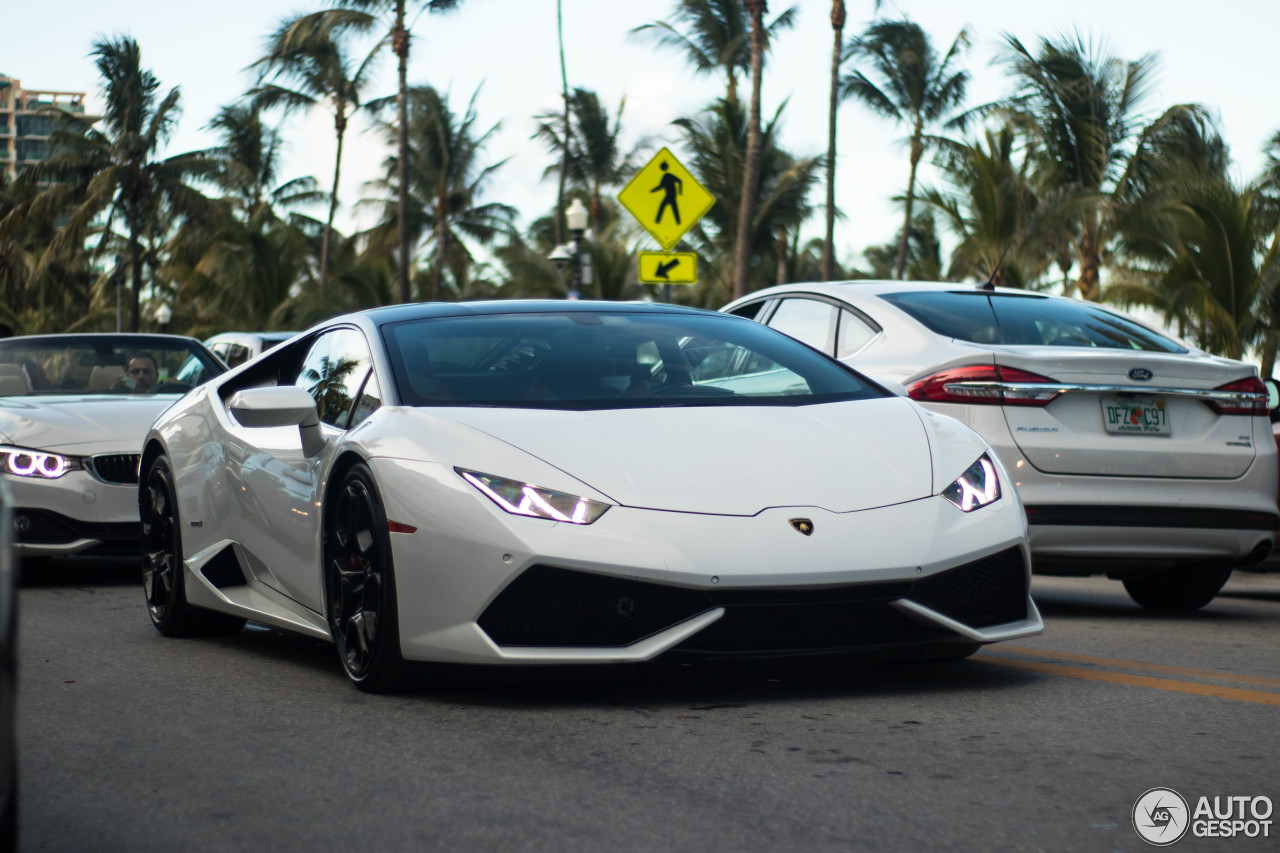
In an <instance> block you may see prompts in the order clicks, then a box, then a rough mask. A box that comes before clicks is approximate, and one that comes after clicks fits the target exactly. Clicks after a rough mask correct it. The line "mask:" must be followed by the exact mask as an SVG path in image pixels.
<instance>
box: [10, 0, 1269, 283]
mask: <svg viewBox="0 0 1280 853" xmlns="http://www.w3.org/2000/svg"><path fill="white" fill-rule="evenodd" d="M323 1H324V0H312V1H311V2H307V0H221V2H219V3H217V4H197V3H194V2H190V0H164V2H161V0H110V2H106V3H104V2H102V1H101V0H92V2H91V1H90V0H57V2H26V3H12V4H6V5H7V6H8V8H6V9H5V10H4V20H5V23H6V25H7V26H6V28H7V29H8V34H7V35H6V37H5V38H4V39H0V73H3V74H8V75H10V76H14V77H18V78H19V79H21V80H22V83H23V85H24V86H25V87H27V88H32V89H65V90H74V91H86V92H88V93H90V97H89V108H90V110H93V109H94V107H95V104H100V103H101V97H100V94H99V93H98V92H97V86H98V78H97V72H96V69H95V68H94V66H93V62H92V60H91V59H90V57H89V53H90V51H91V50H92V44H93V42H94V40H95V39H97V38H99V37H102V36H115V35H119V34H127V35H130V36H132V37H133V38H135V39H137V41H138V43H139V45H140V46H141V49H142V57H143V62H144V64H145V65H146V66H148V67H149V68H150V69H151V70H152V71H153V72H154V73H155V74H156V75H157V76H158V77H159V79H160V81H161V83H162V85H163V87H164V90H165V91H167V90H168V89H169V88H171V87H174V86H177V87H179V88H180V90H181V94H182V105H183V117H182V120H181V122H180V124H179V127H178V130H177V132H176V133H175V134H174V136H173V138H172V139H171V140H170V142H169V145H168V148H167V153H169V154H176V153H180V152H183V151H189V150H193V149H199V148H206V147H209V146H211V145H213V144H215V143H216V137H215V135H214V134H213V133H212V132H210V131H209V130H208V129H207V125H208V122H209V120H210V119H211V118H212V117H213V116H214V115H215V114H216V113H217V111H218V109H219V107H221V106H222V105H225V104H229V103H232V102H233V101H235V100H236V99H237V98H238V97H240V96H241V95H242V94H243V93H244V92H245V91H247V90H248V89H249V88H251V87H252V85H253V83H254V77H253V75H252V74H251V73H249V72H247V71H246V70H245V69H246V68H247V67H248V66H249V65H250V64H251V63H253V62H254V61H255V60H256V59H257V58H258V57H259V56H260V55H261V53H262V51H263V45H264V41H265V37H266V35H267V34H268V33H270V32H271V31H272V30H273V29H274V28H275V26H276V25H277V24H278V22H279V21H280V20H281V19H283V18H284V17H287V16H289V15H292V14H296V13H298V12H306V11H313V10H315V9H317V8H320V7H321V5H322V3H323ZM562 3H563V17H564V37H565V54H566V57H565V58H566V64H567V69H568V78H569V85H570V87H583V88H587V89H592V90H594V91H596V92H597V93H598V94H599V95H600V97H601V99H602V101H603V102H604V103H605V104H606V105H607V106H608V107H609V108H610V109H614V108H616V106H617V105H618V103H619V102H620V101H621V100H622V99H623V98H625V99H626V106H625V111H624V113H623V128H624V136H625V137H626V138H628V139H630V140H634V139H636V138H638V137H640V136H642V135H648V136H650V137H652V138H653V139H654V140H655V141H656V142H658V143H666V144H668V145H670V146H671V148H672V150H673V151H674V152H675V154H676V156H677V157H680V158H682V159H684V160H685V161H686V165H688V163H687V160H688V158H687V157H683V156H682V154H683V152H682V149H681V147H680V145H679V137H678V135H677V134H676V133H675V131H674V128H672V127H671V125H670V122H671V121H672V120H673V119H675V118H678V117H680V116H686V115H693V114H695V113H696V112H697V111H699V110H700V109H702V108H704V107H705V106H706V105H707V104H709V103H710V102H711V101H712V100H713V99H714V98H716V97H718V96H721V95H722V94H723V92H724V83H723V80H722V79H721V78H712V77H698V76H695V75H694V74H693V72H692V71H691V70H690V68H689V67H688V66H687V65H686V64H685V63H684V61H683V60H682V58H681V57H680V56H678V55H676V54H674V53H670V52H665V51H661V50H658V49H657V48H654V47H653V46H651V45H650V44H649V43H648V42H645V41H642V40H640V39H638V38H637V37H635V36H631V35H629V31H630V30H632V29H633V28H635V27H637V26H639V25H641V24H645V23H648V22H651V21H654V20H658V19H662V18H665V17H667V16H668V15H669V14H670V13H671V11H672V10H673V9H674V8H675V6H676V0H649V2H642V0H562ZM846 3H847V7H848V23H847V24H846V26H845V36H846V37H848V36H851V35H854V34H856V33H858V32H861V31H862V30H863V29H864V28H865V27H866V26H867V25H868V24H869V23H870V22H871V20H872V14H873V7H874V4H873V2H872V0H846ZM796 5H798V7H799V15H798V19H797V22H796V26H795V27H794V28H793V29H792V30H791V31H788V32H785V33H783V34H782V35H781V36H780V37H779V38H778V39H777V40H776V42H775V43H774V45H773V50H772V54H771V56H770V58H769V60H768V64H767V66H766V69H765V77H764V87H763V94H762V97H763V104H764V113H765V115H766V116H768V115H771V114H772V113H773V111H774V110H776V109H778V107H779V106H780V105H783V104H784V103H785V112H784V116H785V119H784V123H785V131H784V135H783V140H784V144H785V145H786V146H787V148H788V149H789V150H790V151H791V152H792V153H794V154H796V155H799V156H808V155H819V154H823V153H825V151H826V134H827V98H828V89H827V87H828V79H829V73H830V71H829V69H830V59H831V47H832V30H831V25H830V19H829V15H830V3H829V2H827V0H799V2H798V3H797V4H796ZM410 6H411V8H412V7H413V6H414V4H413V2H412V0H411V2H410ZM785 8H786V4H784V3H782V2H779V0H773V2H771V3H770V4H769V11H770V15H771V16H772V15H776V14H777V13H778V12H780V11H782V10H783V9H785ZM879 14H880V15H881V16H882V17H898V16H901V15H903V14H906V15H908V16H910V17H911V18H912V19H913V20H915V21H916V22H917V23H919V24H920V25H921V26H922V27H923V28H924V29H925V30H926V31H927V32H928V33H929V35H930V36H931V38H932V39H933V41H934V43H935V46H937V48H938V49H939V50H940V51H941V50H945V49H946V48H947V46H949V45H950V44H951V42H952V40H953V39H954V38H955V37H956V35H957V34H958V33H959V32H960V31H961V29H965V30H966V31H967V32H968V34H969V37H970V40H971V43H972V47H971V49H970V50H969V52H968V54H967V57H966V61H965V63H964V64H965V67H966V68H968V69H969V71H970V72H971V73H972V80H971V82H970V87H969V103H970V104H978V103H984V102H987V101H991V100H995V99H998V98H1001V97H1004V96H1006V95H1008V94H1009V93H1010V89H1011V85H1012V82H1011V80H1010V78H1009V77H1008V76H1007V75H1006V74H1005V72H1004V70H1003V69H1002V68H1001V67H1000V65H999V62H998V56H999V55H1000V52H1001V49H1002V47H1003V45H1004V41H1003V37H1004V35H1005V34H1011V35H1013V36H1016V37H1017V38H1019V39H1021V40H1022V41H1023V42H1024V43H1025V44H1027V45H1028V46H1029V47H1030V46H1031V45H1032V44H1034V43H1036V42H1037V40H1038V39H1039V38H1040V37H1043V36H1056V35H1059V34H1062V33H1070V32H1073V31H1079V32H1081V33H1084V34H1086V35H1087V36H1089V37H1091V38H1092V39H1094V40H1095V41H1099V42H1101V43H1102V44H1103V45H1105V47H1106V48H1107V50H1108V52H1110V53H1111V54H1112V55H1115V56H1118V57H1120V58H1123V59H1136V58H1138V57H1140V56H1142V55H1143V54H1146V53H1156V54H1157V55H1158V56H1159V64H1158V73H1157V75H1156V78H1155V86H1154V88H1153V89H1152V92H1151V96H1150V97H1149V99H1148V100H1147V102H1146V104H1145V107H1144V110H1143V113H1144V114H1145V115H1147V116H1149V117H1151V118H1154V117H1156V116H1157V115H1159V114H1160V113H1161V112H1163V111H1164V109H1165V108H1167V107H1168V106H1171V105H1173V104H1176V103H1192V102H1194V103H1200V104H1203V105H1205V106H1207V107H1209V108H1210V109H1211V110H1213V111H1214V112H1216V113H1217V114H1218V115H1219V117H1220V126H1221V129H1222V132H1223V135H1224V138H1225V139H1226V141H1227V143H1228V145H1229V146H1230V148H1231V153H1232V155H1233V157H1234V159H1235V162H1236V168H1235V174H1236V177H1237V178H1238V179H1239V180H1241V181H1247V180H1250V179H1252V178H1253V177H1255V176H1256V175H1257V174H1258V173H1259V172H1260V171H1261V168H1262V164H1263V157H1262V148H1263V146H1264V144H1265V143H1266V140H1267V139H1268V138H1270V137H1271V136H1272V135H1273V134H1274V133H1275V132H1276V131H1277V130H1280V108H1278V107H1277V101H1273V100H1271V98H1272V95H1270V94H1268V93H1270V92H1272V91H1273V90H1274V83H1273V81H1274V79H1275V69H1274V51H1273V44H1274V38H1275V34H1276V33H1277V32H1280V3H1275V2H1274V1H1273V0H1270V2H1267V1H1266V0H1218V2H1216V3H1214V4H1212V13H1211V14H1209V13H1207V12H1206V5H1205V4H1204V3H1200V2H1197V3H1192V2H1188V0H1166V2H1165V3H1162V4H1155V5H1153V4H1151V3H1149V2H1139V0H1074V2H1072V3H1042V2H1026V0H972V2H967V3H958V2H954V0H911V2H905V0H899V2H891V0H886V2H883V3H881V5H880V12H879ZM413 33H414V41H413V46H412V50H411V55H410V67H409V81H410V83H428V84H430V85H432V86H435V87H436V88H438V89H440V90H442V91H447V92H448V93H449V94H450V98H451V104H452V105H453V107H454V109H455V111H456V112H459V113H460V112H462V111H463V110H464V109H465V107H466V103H467V101H468V100H469V99H470V98H471V97H472V95H473V94H475V95H476V109H477V112H478V115H479V123H478V124H479V126H480V127H482V128H488V127H490V126H494V125H497V126H498V129H497V131H496V132H495V133H494V135H493V137H492V140H491V142H490V145H489V147H488V149H487V151H488V154H489V156H490V157H491V158H492V161H494V162H496V161H499V160H503V159H506V160H507V162H506V163H505V165H503V166H502V168H501V169H500V170H499V171H498V172H497V173H496V175H495V177H494V180H493V181H492V183H491V184H490V185H489V187H488V189H487V192H486V195H485V197H484V200H485V201H502V202H505V203H508V204H511V205H514V206H515V207H516V208H518V209H519V210H520V211H521V214H522V217H523V224H527V223H528V222H530V221H532V220H533V219H534V218H537V217H538V216H541V215H543V214H545V213H547V212H549V211H550V209H551V208H552V207H553V206H554V204H555V197H556V187H555V182H554V181H553V180H544V179H543V177H542V174H543V171H544V169H546V167H547V166H548V165H549V164H550V163H551V162H552V159H553V158H552V155H551V154H550V153H549V152H548V151H547V150H546V148H545V147H544V146H543V145H542V143H540V142H537V141H535V140H532V139H531V136H532V134H533V132H534V130H535V128H536V122H535V120H534V116H536V115H538V114H541V113H546V112H554V111H558V110H559V109H560V103H559V101H560V68H559V60H558V54H557V41H556V2H555V0H465V2H463V3H462V4H461V5H460V7H459V8H458V9H457V10H456V11H454V12H451V13H446V14H437V15H423V16H421V17H420V18H419V19H418V21H417V23H416V25H415V26H414V29H413ZM15 34H20V36H15ZM394 91H395V64H394V61H393V57H391V56H390V55H387V56H386V57H385V58H384V59H383V60H382V62H381V65H380V66H379V71H378V74H377V76H376V78H375V83H374V85H373V86H372V87H371V90H370V94H371V95H372V96H375V97H376V96H382V95H391V94H394ZM740 91H742V92H743V93H744V96H745V94H746V93H747V92H748V91H749V83H748V82H747V81H745V80H743V81H741V83H740ZM332 127H333V124H332V119H331V118H329V117H328V116H326V115H325V114H323V113H320V112H316V113H313V114H311V115H308V116H305V117H298V118H295V119H290V120H288V121H287V122H286V123H285V124H284V132H285V139H286V145H287V151H286V154H287V160H286V168H285V173H284V175H283V177H284V178H285V179H288V178H293V177H298V176H302V175H314V176H315V177H316V178H317V179H318V180H319V181H320V183H321V185H322V186H323V187H325V188H328V187H329V186H330V185H331V183H332V174H333V155H334V139H333V130H332ZM352 127H353V130H351V131H349V132H348V135H347V144H346V150H345V154H344V157H343V165H342V181H341V183H340V186H339V197H340V200H341V202H342V208H341V210H340V212H339V218H338V224H339V227H340V228H344V229H346V230H350V229H352V228H354V227H357V226H358V225H359V224H360V222H361V213H360V211H359V209H358V208H357V207H356V205H355V203H356V202H357V201H358V200H359V199H360V198H361V197H362V196H364V195H366V194H367V190H366V189H365V186H364V185H365V182H367V181H369V180H371V179H374V178H376V177H378V176H379V175H380V173H381V171H382V169H381V163H382V159H383V157H384V156H385V154H386V150H387V149H386V148H385V144H384V142H383V140H382V139H381V138H380V137H379V135H378V134H377V133H375V132H372V131H370V130H367V129H366V128H367V127H368V125H367V123H366V122H362V121H358V120H357V121H355V122H353V125H352ZM904 135H905V131H904V129H902V128H900V127H895V126H894V125H892V124H891V123H889V122H887V121H885V120H884V119H881V118H879V117H876V116H874V115H872V114H871V113H869V112H868V111H867V110H865V109H864V108H863V107H861V106H859V105H857V104H855V103H853V102H848V103H846V104H845V105H844V106H843V107H842V108H841V110H840V113H839V120H838V146H837V151H838V154H837V178H836V203H837V205H838V207H839V208H840V209H841V210H842V212H843V213H844V218H843V220H841V221H840V222H839V223H838V225H837V233H836V253H837V257H838V258H839V259H840V260H841V261H842V262H844V263H846V264H850V263H857V262H858V261H860V260H861V253H862V250H863V249H864V248H866V247H867V246H871V245H876V244H883V243H886V242H889V241H890V240H891V239H892V238H893V235H894V233H895V231H896V230H897V229H898V227H899V226H900V220H901V214H900V212H899V210H898V208H897V207H895V206H894V204H893V203H892V202H891V201H890V199H891V198H892V197H893V196H894V195H897V194H901V193H902V192H903V191H904V189H905V187H906V182H907V151H906V148H905V146H904V145H903V144H902V141H901V140H902V137H903V136H904ZM921 180H922V181H923V182H924V183H925V184H937V183H938V180H939V178H938V176H937V175H936V174H935V173H933V172H932V170H931V169H930V168H929V167H927V166H926V167H924V168H922V172H921ZM812 201H813V203H814V205H815V207H817V208H819V210H820V208H821V205H822V203H823V190H822V187H821V186H819V187H816V188H815V193H814V196H813V199H812ZM368 216H369V214H368V213H365V214H364V217H366V218H367V217H368ZM821 231H822V217H821V214H820V213H819V214H818V215H815V216H814V217H813V219H812V221H811V224H810V225H809V226H808V229H807V232H806V235H805V236H815V237H816V236H820V235H821Z"/></svg>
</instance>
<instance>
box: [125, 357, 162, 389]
mask: <svg viewBox="0 0 1280 853" xmlns="http://www.w3.org/2000/svg"><path fill="white" fill-rule="evenodd" d="M129 378H130V379H132V380H133V381H134V382H136V383H137V384H136V385H135V386H134V390H136V391H145V390H147V389H148V388H150V387H151V386H152V385H155V384H156V365H155V362H153V361H152V360H151V359H149V358H131V359H129Z"/></svg>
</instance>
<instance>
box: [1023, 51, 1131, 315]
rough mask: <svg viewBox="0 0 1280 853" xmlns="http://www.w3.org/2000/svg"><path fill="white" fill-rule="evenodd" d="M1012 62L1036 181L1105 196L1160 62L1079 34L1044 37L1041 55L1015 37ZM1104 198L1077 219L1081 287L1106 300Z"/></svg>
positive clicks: (1083, 291)
mask: <svg viewBox="0 0 1280 853" xmlns="http://www.w3.org/2000/svg"><path fill="white" fill-rule="evenodd" d="M1005 40H1006V42H1007V43H1008V47H1007V51H1006V54H1005V59H1004V61H1005V64H1006V66H1007V67H1008V69H1009V70H1010V71H1011V72H1012V73H1013V75H1014V77H1015V78H1016V79H1017V81H1018V88H1017V90H1016V91H1015V93H1014V95H1013V97H1012V98H1010V99H1009V100H1008V101H1007V102H1005V103H1004V105H1003V106H1004V108H1005V109H1006V110H1007V111H1009V112H1010V113H1011V114H1012V115H1013V116H1014V118H1015V119H1016V120H1018V121H1019V122H1020V123H1021V125H1022V127H1023V129H1024V130H1025V131H1026V132H1027V133H1029V134H1030V135H1031V136H1032V138H1033V139H1034V140H1035V143H1036V147H1037V149H1038V150H1039V152H1040V156H1039V158H1038V161H1037V163H1036V172H1037V175H1036V180H1037V181H1038V183H1039V184H1040V185H1041V186H1043V187H1046V188H1055V189H1064V188H1065V189H1070V190H1075V191H1080V192H1085V193H1093V194H1098V195H1099V198H1100V199H1101V198H1102V197H1103V195H1102V194H1105V193H1106V191H1107V190H1108V189H1110V187H1111V184H1112V182H1113V181H1114V180H1115V179H1116V178H1117V176H1118V175H1119V173H1120V171H1121V169H1122V168H1123V166H1124V162H1125V156H1126V155H1125V147H1124V146H1125V145H1126V143H1127V142H1128V141H1129V139H1130V137H1131V136H1132V135H1133V133H1134V131H1135V130H1137V127H1138V121H1139V117H1138V111H1139V109H1140V107H1141V103H1142V100H1143V98H1144V96H1145V95H1146V92H1147V87H1148V84H1149V80H1150V77H1151V74H1152V71H1153V70H1154V67H1155V56H1154V55H1153V54H1147V55H1146V56H1143V57H1142V58H1141V59H1138V60H1137V61H1134V62H1124V61H1122V60H1120V59H1117V58H1115V57H1113V56H1110V55H1108V54H1107V53H1105V52H1104V51H1103V50H1102V49H1101V48H1099V47H1098V46H1097V45H1095V44H1093V43H1091V42H1088V41H1086V40H1085V39H1084V37H1082V36H1081V35H1080V34H1079V33H1077V34H1075V35H1074V36H1071V37H1068V36H1062V37H1060V38H1058V39H1041V41H1040V48H1039V52H1038V53H1037V54H1035V55H1033V54H1032V53H1031V51H1030V50H1029V49H1027V48H1026V47H1025V46H1024V45H1023V44H1022V42H1020V41H1019V40H1018V39H1016V38H1014V37H1013V36H1011V35H1007V36H1005ZM1101 204H1102V202H1101V201H1100V202H1099V204H1098V205H1095V206H1094V207H1093V208H1091V209H1088V210H1086V211H1084V212H1083V213H1082V214H1081V216H1080V218H1079V219H1078V221H1077V223H1076V229H1075V230H1076V234H1077V237H1076V247H1075V248H1076V256H1077V259H1078V262H1079V264H1080V277H1079V290H1080V295H1081V296H1082V297H1084V298H1085V299H1098V298H1099V296H1100V289H1099V283H1100V278H1099V266H1100V264H1101V255H1102V250H1103V245H1102V244H1103V240H1102V239H1101V227H1102V223H1101V221H1100V218H1101V211H1100V209H1099V208H1100V207H1101Z"/></svg>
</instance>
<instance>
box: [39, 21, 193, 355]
mask: <svg viewBox="0 0 1280 853" xmlns="http://www.w3.org/2000/svg"><path fill="white" fill-rule="evenodd" d="M91 55H92V56H93V57H94V62H95V64H96V65H97V67H98V72H99V73H100V74H101V75H102V78H103V89H104V90H105V95H106V107H105V110H104V117H103V119H102V121H103V130H98V129H96V128H94V127H92V126H91V125H90V124H89V123H88V122H86V121H84V120H83V119H82V118H80V117H78V116H75V115H66V116H64V117H63V118H62V119H61V121H60V127H59V129H57V130H56V131H55V132H54V133H53V135H52V137H51V139H50V148H51V154H50V156H49V157H48V158H47V159H46V160H44V161H42V162H40V163H38V164H36V165H35V166H32V167H29V168H28V169H27V170H25V171H24V173H23V176H22V178H21V180H22V181H23V182H25V183H27V184H28V185H30V186H38V185H41V184H47V188H46V189H44V191H42V192H40V193H39V195H38V196H36V197H35V198H33V199H32V203H31V205H30V206H29V207H28V208H27V210H26V213H29V214H31V215H35V216H40V215H42V214H43V215H49V214H54V215H56V214H62V215H63V217H64V224H63V226H62V227H61V228H60V229H59V231H58V234H57V236H56V237H55V238H54V239H53V241H52V242H51V243H50V245H49V251H46V252H45V253H44V258H46V259H53V258H55V257H58V256H59V255H60V254H62V255H63V256H65V255H66V254H67V253H71V254H75V253H78V252H79V251H80V247H82V246H83V245H84V242H85V239H86V237H87V236H88V234H89V232H90V230H91V228H92V227H94V226H93V225H92V223H94V222H95V221H97V220H98V218H99V216H100V215H101V214H102V213H103V212H104V211H105V213H106V220H105V223H106V224H105V226H104V227H103V228H102V229H101V238H100V241H99V244H98V245H99V252H100V251H101V250H102V249H104V248H106V246H107V245H108V243H109V242H110V239H111V237H112V235H113V234H114V232H113V227H114V225H115V223H116V222H117V221H118V220H123V223H124V227H125V230H126V232H127V238H126V248H125V251H126V252H127V255H128V269H129V274H130V277H131V284H132V287H131V302H132V306H131V311H130V329H131V330H132V331H135V332H136V331H137V330H138V326H139V317H140V305H141V297H142V270H143V266H144V261H145V258H144V245H143V243H144V240H145V239H146V238H147V237H148V236H149V235H151V236H155V235H158V234H160V233H161V232H163V231H164V230H166V229H167V228H168V227H169V226H170V225H172V224H174V223H178V222H181V221H182V220H183V219H184V217H191V216H200V215H202V214H205V213H207V212H208V210H209V204H208V200H207V199H205V197H204V196H203V195H201V194H200V192H199V191H197V190H195V189H193V188H192V187H190V186H189V185H188V184H187V183H186V182H187V181H188V180H191V179H195V178H199V177H204V176H208V175H211V174H212V173H213V171H214V166H213V164H212V163H211V162H210V161H209V160H208V158H206V157H204V156H203V155H202V154H199V153H189V154H181V155H177V156H174V157H169V158H167V159H165V160H157V159H154V158H155V155H156V152H157V151H158V150H159V149H160V147H161V146H162V145H163V144H164V142H165V141H166V140H167V138H168V136H169V134H170V132H171V131H172V130H173V127H174V125H175V123H176V122H177V119H178V102H179V95H178V90H177V89H176V88H174V89H171V90H169V92H168V94H167V95H165V97H164V98H163V99H161V100H160V101H159V102H157V99H156V96H157V95H158V93H159V90H160V81H159V80H158V79H156V77H155V75H154V74H152V73H151V72H150V71H149V70H147V69H145V68H143V67H142V52H141V49H140V48H139V47H138V43H137V42H136V41H134V40H133V39H131V38H127V37H116V38H114V39H101V40H99V41H97V42H95V43H94V46H93V52H92V54H91Z"/></svg>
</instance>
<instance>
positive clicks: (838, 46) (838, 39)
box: [822, 0, 845, 281]
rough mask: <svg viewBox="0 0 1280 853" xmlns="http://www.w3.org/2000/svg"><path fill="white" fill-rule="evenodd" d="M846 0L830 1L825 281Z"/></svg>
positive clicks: (830, 262)
mask: <svg viewBox="0 0 1280 853" xmlns="http://www.w3.org/2000/svg"><path fill="white" fill-rule="evenodd" d="M844 23H845V9H844V0H831V31H832V32H833V33H834V34H835V44H834V46H833V47H832V48H831V96H830V99H829V102H828V104H827V232H826V239H825V240H824V241H823V243H822V280H823V281H831V278H832V274H833V273H834V271H835V258H834V256H833V246H832V241H833V240H834V239H835V234H836V108H837V107H839V105H840V61H841V59H842V58H843V50H842V48H843V42H844Z"/></svg>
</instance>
